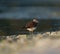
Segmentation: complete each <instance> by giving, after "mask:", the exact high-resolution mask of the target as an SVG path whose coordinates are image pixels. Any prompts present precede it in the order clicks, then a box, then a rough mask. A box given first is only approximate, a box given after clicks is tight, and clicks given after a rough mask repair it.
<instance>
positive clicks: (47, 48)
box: [0, 32, 60, 54]
mask: <svg viewBox="0 0 60 54" xmlns="http://www.w3.org/2000/svg"><path fill="white" fill-rule="evenodd" d="M53 33H54V32H53ZM48 34H49V33H48ZM45 35H47V33H45ZM58 35H59V36H60V32H58V33H57V35H54V34H53V36H54V37H55V36H56V37H57V36H58ZM50 37H51V38H52V36H51V35H50V36H49V35H47V37H46V38H43V34H37V35H34V37H33V39H32V40H28V39H27V38H26V35H18V36H17V38H19V39H18V40H17V41H12V40H10V41H12V42H10V43H9V39H7V40H3V41H2V42H0V54H60V38H58V39H51V38H50Z"/></svg>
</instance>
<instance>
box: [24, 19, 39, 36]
mask: <svg viewBox="0 0 60 54" xmlns="http://www.w3.org/2000/svg"><path fill="white" fill-rule="evenodd" d="M38 23H39V21H38V20H37V18H33V20H32V21H29V22H28V23H26V25H25V28H26V30H27V31H29V33H30V37H32V36H33V32H34V30H36V28H37V25H38Z"/></svg>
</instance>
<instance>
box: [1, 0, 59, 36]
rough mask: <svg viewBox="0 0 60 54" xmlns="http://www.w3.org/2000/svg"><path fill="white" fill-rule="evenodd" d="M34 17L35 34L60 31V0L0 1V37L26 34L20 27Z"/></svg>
mask: <svg viewBox="0 0 60 54" xmlns="http://www.w3.org/2000/svg"><path fill="white" fill-rule="evenodd" d="M34 17H37V18H38V20H39V25H38V28H37V30H36V32H41V31H55V30H60V0H0V35H12V34H22V33H27V31H26V30H25V29H21V27H22V26H24V25H25V24H26V23H27V22H28V21H30V20H32V19H33V18H34ZM25 31H26V32H25Z"/></svg>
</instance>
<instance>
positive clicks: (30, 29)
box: [27, 27, 36, 31]
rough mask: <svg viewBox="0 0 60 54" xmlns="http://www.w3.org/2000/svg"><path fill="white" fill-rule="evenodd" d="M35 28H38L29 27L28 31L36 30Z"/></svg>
mask: <svg viewBox="0 0 60 54" xmlns="http://www.w3.org/2000/svg"><path fill="white" fill-rule="evenodd" d="M35 29H36V27H32V28H27V30H28V31H34V30H35Z"/></svg>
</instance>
